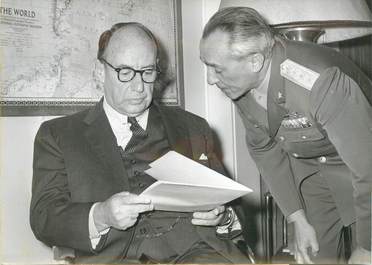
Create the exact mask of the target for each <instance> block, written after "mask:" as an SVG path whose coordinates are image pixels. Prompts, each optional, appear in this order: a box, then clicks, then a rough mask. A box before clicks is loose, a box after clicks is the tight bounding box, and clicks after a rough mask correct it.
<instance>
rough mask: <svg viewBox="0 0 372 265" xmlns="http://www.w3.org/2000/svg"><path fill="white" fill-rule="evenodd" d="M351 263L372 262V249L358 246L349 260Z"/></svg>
mask: <svg viewBox="0 0 372 265" xmlns="http://www.w3.org/2000/svg"><path fill="white" fill-rule="evenodd" d="M348 263H349V264H371V251H368V250H366V249H364V248H362V247H357V248H356V249H355V250H354V251H353V253H351V257H350V259H349V261H348Z"/></svg>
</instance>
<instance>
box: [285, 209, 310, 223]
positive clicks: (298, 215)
mask: <svg viewBox="0 0 372 265" xmlns="http://www.w3.org/2000/svg"><path fill="white" fill-rule="evenodd" d="M303 219H305V220H306V215H305V212H304V210H303V209H299V210H297V211H295V212H293V213H291V214H290V215H288V216H287V222H288V223H293V222H294V221H300V220H303Z"/></svg>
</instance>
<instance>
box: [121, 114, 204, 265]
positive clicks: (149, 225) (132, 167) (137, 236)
mask: <svg viewBox="0 0 372 265" xmlns="http://www.w3.org/2000/svg"><path fill="white" fill-rule="evenodd" d="M146 132H147V134H148V135H147V137H146V138H145V139H144V140H143V141H142V142H141V143H140V144H138V145H137V146H136V147H135V149H134V151H133V152H131V153H128V152H127V151H124V150H123V149H122V148H121V152H120V153H121V157H122V160H123V163H124V168H125V170H126V173H127V177H128V183H129V187H128V191H129V192H130V193H134V194H140V193H141V192H142V191H144V190H145V189H146V188H147V187H149V186H150V185H151V184H153V183H154V182H155V181H156V179H154V178H152V177H151V176H149V175H147V174H146V173H145V172H144V171H145V170H146V169H148V168H149V164H150V163H151V162H153V161H154V160H156V159H157V158H159V157H161V156H162V155H164V154H165V153H167V152H168V151H169V150H170V146H169V143H168V140H167V137H166V131H165V128H164V126H163V123H162V120H161V117H160V115H159V113H158V112H157V110H156V108H151V109H150V113H149V121H148V125H147V129H146ZM191 216H192V214H190V213H180V212H166V211H156V210H155V211H152V212H147V213H142V214H140V216H139V221H138V222H137V223H136V224H135V227H134V228H133V229H134V232H133V233H134V234H133V235H132V240H131V242H130V246H129V249H128V252H127V255H126V256H127V257H126V259H129V260H139V261H141V262H147V261H149V260H150V261H154V262H169V261H171V260H172V258H174V257H176V256H178V255H181V254H183V253H184V252H185V251H187V250H188V249H189V248H190V247H191V246H192V245H193V244H194V243H196V242H198V241H199V240H200V238H199V234H198V233H197V232H196V229H195V227H194V225H192V224H191Z"/></svg>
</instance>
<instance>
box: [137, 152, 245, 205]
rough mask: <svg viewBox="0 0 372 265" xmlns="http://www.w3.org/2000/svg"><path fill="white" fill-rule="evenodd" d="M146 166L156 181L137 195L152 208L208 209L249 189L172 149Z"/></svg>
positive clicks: (241, 194) (148, 172) (147, 171)
mask: <svg viewBox="0 0 372 265" xmlns="http://www.w3.org/2000/svg"><path fill="white" fill-rule="evenodd" d="M206 159H208V158H207V157H205V158H204V157H203V160H206ZM150 167H151V168H150V169H148V170H146V171H145V172H146V173H147V174H148V175H150V176H152V177H153V178H155V179H157V180H158V181H157V182H155V183H154V184H152V185H151V186H150V187H148V188H147V189H146V190H144V191H143V192H142V193H141V195H144V196H146V197H148V198H150V199H151V201H152V203H153V204H154V206H155V209H156V210H164V211H178V212H195V211H205V210H211V209H213V208H215V207H216V206H218V205H222V204H225V203H227V202H229V201H232V200H234V199H236V198H238V197H240V196H243V195H245V194H247V193H249V192H251V191H252V190H251V189H249V188H247V187H245V186H243V185H241V184H239V183H237V182H235V181H233V180H231V179H229V178H227V177H225V176H224V175H222V174H220V173H218V172H216V171H214V170H212V169H210V168H208V167H206V166H203V165H201V164H199V163H197V162H196V161H193V160H192V159H190V158H188V157H185V156H183V155H181V154H179V153H177V152H175V151H169V152H168V153H166V154H165V155H164V156H162V157H161V158H159V159H157V160H155V161H154V162H152V163H151V164H150Z"/></svg>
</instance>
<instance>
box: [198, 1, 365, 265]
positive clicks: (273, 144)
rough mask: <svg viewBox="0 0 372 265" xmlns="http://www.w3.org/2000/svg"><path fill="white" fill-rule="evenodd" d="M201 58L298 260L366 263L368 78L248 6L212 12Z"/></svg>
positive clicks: (322, 48)
mask: <svg viewBox="0 0 372 265" xmlns="http://www.w3.org/2000/svg"><path fill="white" fill-rule="evenodd" d="M200 58H201V60H202V61H203V62H204V63H205V65H206V67H207V75H208V83H209V84H211V85H213V84H215V85H217V86H218V87H219V88H220V89H221V90H222V91H223V92H224V93H225V94H226V95H227V96H228V97H229V98H231V99H232V100H233V101H234V103H235V105H236V106H237V108H238V110H239V113H240V116H241V118H242V120H243V122H244V125H245V129H246V142H247V146H248V149H249V152H250V154H251V156H252V158H253V159H254V161H255V163H256V165H257V167H258V169H259V171H260V173H261V175H262V176H263V178H264V180H265V181H266V183H267V185H268V186H269V188H270V190H271V192H272V194H273V196H274V198H275V199H276V201H277V203H278V204H279V206H280V208H281V209H282V211H283V213H284V214H285V215H286V216H287V218H288V221H289V222H293V223H294V227H295V243H296V247H297V250H296V260H297V261H298V262H306V263H310V262H311V261H315V262H321V263H328V262H331V263H336V262H345V261H346V260H347V259H349V262H351V263H369V262H370V254H371V252H370V250H371V179H372V163H371V158H372V108H371V104H370V102H369V100H368V98H371V97H370V95H371V94H370V93H371V89H372V83H371V81H370V80H369V79H368V78H367V77H366V76H365V75H364V74H363V73H362V72H361V71H360V69H358V68H357V67H356V66H355V65H354V64H353V63H352V62H351V61H349V60H348V59H346V58H344V57H343V56H342V55H341V54H339V53H338V52H336V51H334V50H332V49H329V48H325V47H322V46H319V45H316V44H311V43H302V42H293V41H288V40H284V39H283V38H281V37H278V36H274V35H273V33H272V31H271V29H270V27H269V26H268V25H267V24H266V23H265V21H264V19H263V18H262V17H261V16H260V15H259V14H258V13H257V12H256V11H255V10H253V9H250V8H246V7H230V8H225V9H221V10H220V11H218V12H217V13H216V14H215V15H214V16H213V17H212V18H211V19H210V20H209V22H208V23H207V25H206V26H205V28H204V32H203V36H202V40H201V42H200ZM305 214H306V216H305ZM313 228H314V229H315V232H314V229H313ZM345 228H348V229H345ZM346 230H347V231H351V235H348V236H349V237H348V239H347V240H345V238H344V237H345V236H346V233H345V231H346ZM318 242H319V244H318ZM345 242H349V243H352V245H351V247H352V249H351V250H350V251H352V252H351V257H348V256H347V255H345V253H347V249H346V248H347V246H346V245H345V244H344V243H345ZM318 248H319V251H318ZM309 249H310V250H312V251H310V252H308V250H309ZM349 256H350V255H349Z"/></svg>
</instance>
